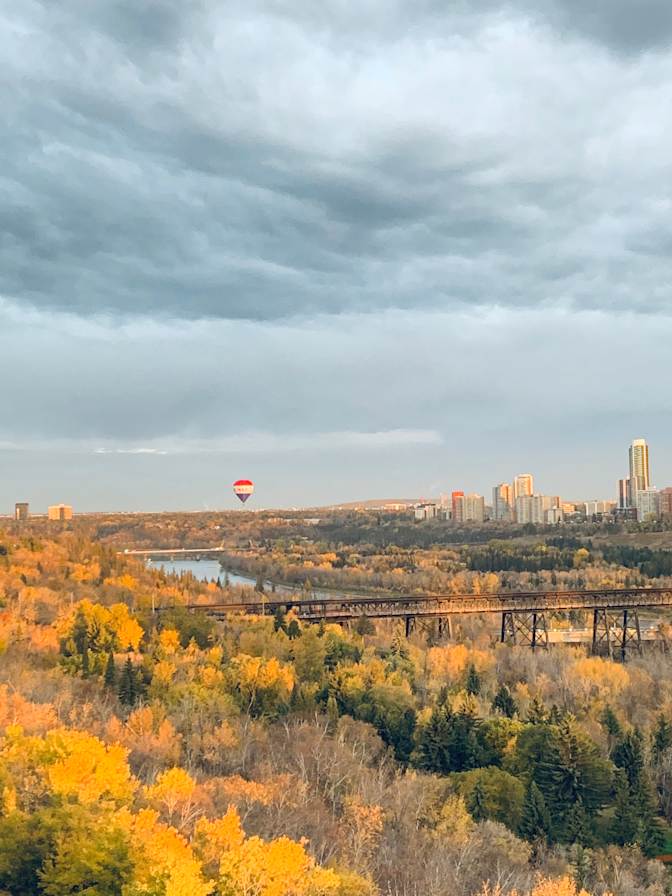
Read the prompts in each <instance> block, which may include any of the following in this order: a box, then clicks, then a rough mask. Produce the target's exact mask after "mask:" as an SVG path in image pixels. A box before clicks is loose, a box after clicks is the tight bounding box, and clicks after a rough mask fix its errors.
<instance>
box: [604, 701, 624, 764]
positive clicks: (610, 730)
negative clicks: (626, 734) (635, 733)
mask: <svg viewBox="0 0 672 896" xmlns="http://www.w3.org/2000/svg"><path fill="white" fill-rule="evenodd" d="M600 724H601V725H602V727H603V728H604V730H605V731H606V732H607V737H608V739H609V755H611V752H612V750H613V748H614V744H616V743H617V742H618V741H619V740H620V739H621V738H622V737H623V728H622V727H621V723H620V722H619V721H618V718H617V716H616V713H615V712H614V711H613V709H612V708H611V706H605V708H604V711H603V713H602V715H601V716H600Z"/></svg>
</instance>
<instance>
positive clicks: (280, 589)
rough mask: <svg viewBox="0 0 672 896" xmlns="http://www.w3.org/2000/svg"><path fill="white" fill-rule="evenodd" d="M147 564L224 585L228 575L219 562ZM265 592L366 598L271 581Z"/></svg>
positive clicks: (247, 579)
mask: <svg viewBox="0 0 672 896" xmlns="http://www.w3.org/2000/svg"><path fill="white" fill-rule="evenodd" d="M147 564H148V566H153V567H158V568H160V569H164V570H165V571H166V572H168V573H171V572H172V573H175V574H176V575H178V576H179V575H180V574H181V573H184V572H190V573H191V574H192V575H193V576H194V577H195V578H197V579H200V580H201V581H203V582H213V581H214V582H216V581H217V579H219V581H220V582H221V583H222V585H223V584H224V580H225V578H226V575H227V572H226V570H224V569H222V567H221V566H220V565H219V560H148V561H147ZM228 577H229V585H238V586H241V585H242V586H244V587H247V588H254V587H255V585H256V583H257V580H256V579H255V578H253V577H251V576H241V575H239V574H238V573H237V572H229V573H228ZM264 590H265V591H266V593H267V594H277V595H283V594H293V595H297V594H298V595H301V596H303V597H308V596H310V597H312V598H317V599H318V600H320V599H324V600H328V599H329V598H332V599H333V598H356V597H362V596H366V595H362V594H356V593H350V592H347V591H337V590H334V591H322V590H320V589H319V588H313V589H312V590H311V592H310V595H306V594H305V592H302V591H301V588H300V587H296V588H291V587H289V586H288V585H275V587H274V586H273V582H269V581H264Z"/></svg>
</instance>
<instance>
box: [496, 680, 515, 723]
mask: <svg viewBox="0 0 672 896" xmlns="http://www.w3.org/2000/svg"><path fill="white" fill-rule="evenodd" d="M492 710H493V712H500V713H501V714H502V715H503V716H506V718H507V719H512V718H513V717H514V716H515V715H516V714H517V713H518V705H517V703H516V701H515V700H514V699H513V697H512V696H511V691H510V690H509V689H508V688H507V686H506V685H505V684H503V685H501V686H500V688H499V690H498V691H497V693H496V694H495V697H494V699H493V701H492Z"/></svg>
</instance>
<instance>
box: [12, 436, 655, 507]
mask: <svg viewBox="0 0 672 896" xmlns="http://www.w3.org/2000/svg"><path fill="white" fill-rule="evenodd" d="M633 446H636V447H643V448H644V450H645V458H646V460H645V466H646V474H645V476H644V479H643V481H645V482H646V483H647V484H648V485H651V483H650V470H649V446H648V443H647V441H646V440H645V439H633V440H632V442H631V444H630V447H629V448H628V457H629V459H630V460H631V461H632V456H633ZM152 456H153V455H149V457H152ZM159 456H160V455H159ZM135 457H136V458H137V459H143V460H144V459H145V457H146V455H145V454H144V453H141V454H140V455H136V456H135ZM482 478H483V476H481V479H482ZM629 481H630V480H629V478H626V479H619V480H617V486H616V494H615V495H607V496H605V495H602V496H600V495H599V493H597V492H595V490H593V491H587V492H586V493H584V494H583V495H577V494H572V493H564V492H563V491H562V490H553V489H544V490H543V491H540V490H539V489H538V488H537V487H536V484H535V474H533V473H518V474H515V475H512V476H510V479H509V481H506V480H503V481H502V482H500V483H498V484H497V485H494V486H492V487H490V488H489V489H487V488H486V489H484V490H483V491H479V490H478V489H469V488H462V489H455V488H452V489H451V488H450V485H449V484H448V483H447V482H446V481H444V484H443V486H441V487H439V488H437V489H436V490H435V492H436V493H435V494H434V495H433V496H432V497H431V498H427V497H425V498H423V497H422V492H418V493H416V494H415V495H413V494H412V492H411V489H410V488H402V489H401V490H399V491H397V492H395V493H392V492H389V491H388V492H385V493H382V492H381V493H379V494H373V493H371V494H369V493H367V494H356V495H353V494H348V495H346V496H343V495H340V496H337V497H335V498H334V499H333V500H331V501H329V500H325V501H323V502H315V503H312V504H311V503H305V504H298V503H296V502H289V503H285V504H276V505H274V504H269V503H267V502H264V503H263V504H261V503H253V504H252V505H251V506H250V507H249V508H248V509H263V508H268V509H271V508H273V507H278V508H282V507H286V508H298V507H317V506H328V505H333V504H339V503H348V502H350V501H353V502H357V501H362V502H364V501H370V500H388V499H389V500H394V499H395V498H404V499H406V500H420V501H423V500H438V496H439V495H440V494H443V495H445V497H446V498H447V499H448V498H449V499H450V500H449V506H450V508H451V512H452V514H453V517H454V518H455V516H458V518H459V516H460V514H461V513H463V510H461V509H460V510H457V509H456V500H458V499H465V500H466V499H474V498H477V499H479V500H480V501H481V503H482V504H483V506H484V510H485V509H489V511H490V512H491V513H492V517H491V518H492V519H500V520H509V521H511V520H514V519H515V516H516V513H515V509H516V502H517V498H518V497H523V496H525V497H530V498H532V497H534V498H541V497H543V498H553V499H559V500H560V501H561V502H566V503H568V504H582V503H590V504H604V503H613V504H614V505H615V506H617V507H622V508H624V507H627V506H630V507H636V501H635V502H634V503H632V501H633V499H632V497H631V493H630V491H629V489H627V483H629ZM259 484H260V485H261V487H262V493H263V488H264V486H265V482H264V481H263V479H262V481H261V483H259ZM453 484H454V483H453ZM622 485H623V486H624V487H625V488H626V489H627V492H626V494H627V501H628V502H629V503H626V504H625V505H623V504H621V501H620V489H621V486H622ZM229 488H230V484H229ZM504 489H505V490H506V493H507V494H508V500H507V498H505V497H501V490H504ZM2 490H3V482H2V480H0V495H1V494H2ZM646 491H652V492H655V494H656V495H657V496H658V495H663V494H665V501H670V502H672V493H670V494H668V492H669V491H670V490H669V488H666V487H663V486H661V488H659V489H656V488H653V487H651V489H647V490H646ZM61 492H62V490H61ZM74 492H75V493H76V489H75V490H74ZM496 493H500V500H501V502H502V506H504V504H505V503H506V506H507V507H508V508H509V509H510V511H511V512H510V513H506V514H504V515H499V514H498V509H497V508H498V501H497V497H496ZM425 494H426V495H428V494H429V493H428V492H425ZM23 497H25V493H24V495H23ZM52 498H53V492H50V497H49V501H48V503H49V504H50V505H51V504H52ZM68 498H69V500H72V494H71V493H69V494H68ZM221 498H222V501H221V503H220V504H214V503H213V504H210V505H205V504H204V506H202V507H197V506H193V505H188V506H183V507H170V506H161V507H140V506H131V507H129V506H125V507H115V506H111V507H109V506H108V507H105V506H91V505H90V503H87V502H86V501H84V502H83V503H77V508H76V509H77V511H78V512H83V513H95V512H106V511H110V512H114V511H120V510H129V511H133V512H136V511H137V512H142V511H144V510H146V511H149V512H152V511H164V510H165V511H170V510H194V511H197V510H219V509H221V510H228V509H237V507H238V505H237V504H236V502H235V501H234V500H232V499H231V498H230V496H229V495H228V494H227V484H226V483H222V494H221ZM227 499H228V500H227ZM10 503H11V506H12V507H15V506H18V505H17V502H16V499H15V497H14V498H12V501H11V502H10ZM27 503H28V504H29V505H30V508H31V513H37V514H45V513H46V512H47V509H48V508H47V506H46V505H44V506H42V505H41V504H40V502H39V501H37V502H33V501H32V500H31V501H29V502H27ZM60 506H63V505H60ZM552 506H555V505H554V504H553V505H549V506H548V507H544V511H547V510H549V509H550V508H551V507H552ZM670 506H671V507H672V504H671V505H670ZM526 512H527V511H526ZM11 513H12V511H11V509H10V510H8V511H6V514H11ZM6 514H3V513H2V512H0V516H2V515H6Z"/></svg>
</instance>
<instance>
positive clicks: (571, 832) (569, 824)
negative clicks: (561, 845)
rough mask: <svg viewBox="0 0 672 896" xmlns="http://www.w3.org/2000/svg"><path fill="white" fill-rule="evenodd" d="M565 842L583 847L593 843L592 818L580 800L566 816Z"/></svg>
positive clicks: (570, 808)
mask: <svg viewBox="0 0 672 896" xmlns="http://www.w3.org/2000/svg"><path fill="white" fill-rule="evenodd" d="M563 840H564V841H565V843H578V844H580V845H581V846H590V845H591V844H592V842H593V834H592V831H591V824H590V818H589V817H588V813H587V812H586V807H585V806H584V805H583V800H582V799H580V798H579V799H577V800H576V801H575V802H574V804H573V805H572V806H570V807H569V811H568V812H567V814H566V816H565V830H564V836H563Z"/></svg>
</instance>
